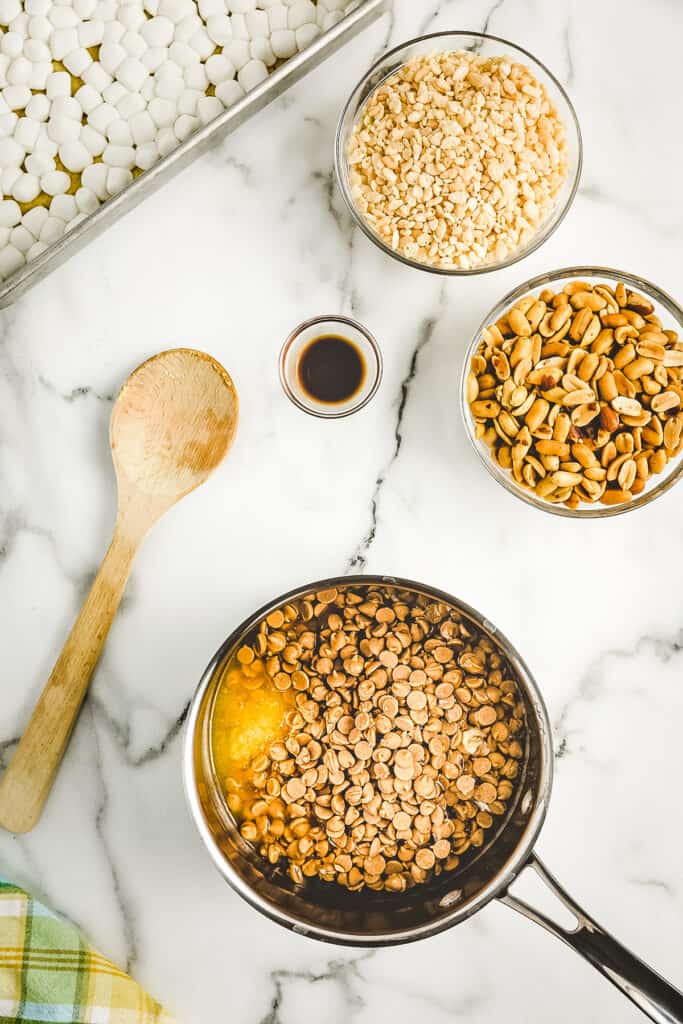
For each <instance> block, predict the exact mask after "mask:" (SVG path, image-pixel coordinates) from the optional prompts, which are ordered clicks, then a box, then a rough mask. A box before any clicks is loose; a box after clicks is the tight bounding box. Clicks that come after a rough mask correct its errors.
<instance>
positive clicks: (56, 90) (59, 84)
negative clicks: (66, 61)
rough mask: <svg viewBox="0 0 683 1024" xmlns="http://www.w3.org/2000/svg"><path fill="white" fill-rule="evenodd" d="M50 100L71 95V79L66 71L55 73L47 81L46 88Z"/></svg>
mask: <svg viewBox="0 0 683 1024" xmlns="http://www.w3.org/2000/svg"><path fill="white" fill-rule="evenodd" d="M45 91H46V92H47V95H48V99H51V100H54V99H56V97H57V96H70V95H71V78H70V76H69V75H68V74H67V72H66V71H53V72H52V74H51V75H50V77H49V78H48V80H47V85H46V87H45Z"/></svg>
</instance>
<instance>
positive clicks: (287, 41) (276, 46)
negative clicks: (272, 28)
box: [270, 28, 296, 60]
mask: <svg viewBox="0 0 683 1024" xmlns="http://www.w3.org/2000/svg"><path fill="white" fill-rule="evenodd" d="M270 45H271V46H272V48H273V53H274V54H275V56H276V57H279V58H280V59H281V60H287V58H288V57H292V56H294V54H295V53H296V35H295V34H294V32H293V31H292V29H289V28H287V29H278V30H277V31H276V32H273V33H272V35H271V37H270Z"/></svg>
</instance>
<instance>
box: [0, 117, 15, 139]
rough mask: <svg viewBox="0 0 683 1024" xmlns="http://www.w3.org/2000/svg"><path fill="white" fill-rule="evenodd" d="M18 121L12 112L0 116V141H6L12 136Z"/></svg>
mask: <svg viewBox="0 0 683 1024" xmlns="http://www.w3.org/2000/svg"><path fill="white" fill-rule="evenodd" d="M18 120H19V118H18V116H17V115H16V114H15V113H14V111H13V110H8V111H6V113H4V114H0V139H8V138H9V137H10V136H12V135H14V129H15V128H16V126H17V121H18Z"/></svg>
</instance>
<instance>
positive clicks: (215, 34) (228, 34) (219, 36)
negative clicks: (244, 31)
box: [206, 14, 232, 46]
mask: <svg viewBox="0 0 683 1024" xmlns="http://www.w3.org/2000/svg"><path fill="white" fill-rule="evenodd" d="M206 31H207V32H208V34H209V37H210V38H211V40H212V41H213V42H214V43H215V44H216V46H225V44H226V43H229V42H230V40H231V39H232V25H231V24H230V18H228V16H227V15H226V14H212V15H211V17H210V18H207V19H206Z"/></svg>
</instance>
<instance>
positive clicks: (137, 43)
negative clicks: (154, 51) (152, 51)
mask: <svg viewBox="0 0 683 1024" xmlns="http://www.w3.org/2000/svg"><path fill="white" fill-rule="evenodd" d="M121 46H122V47H123V48H124V50H125V51H126V53H127V54H128V56H129V57H135V58H136V59H137V60H141V59H142V55H143V53H146V52H147V43H146V42H145V40H144V39H143V38H142V36H141V35H139V34H138V33H137V32H132V31H128V32H126V34H125V36H122V37H121Z"/></svg>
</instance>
